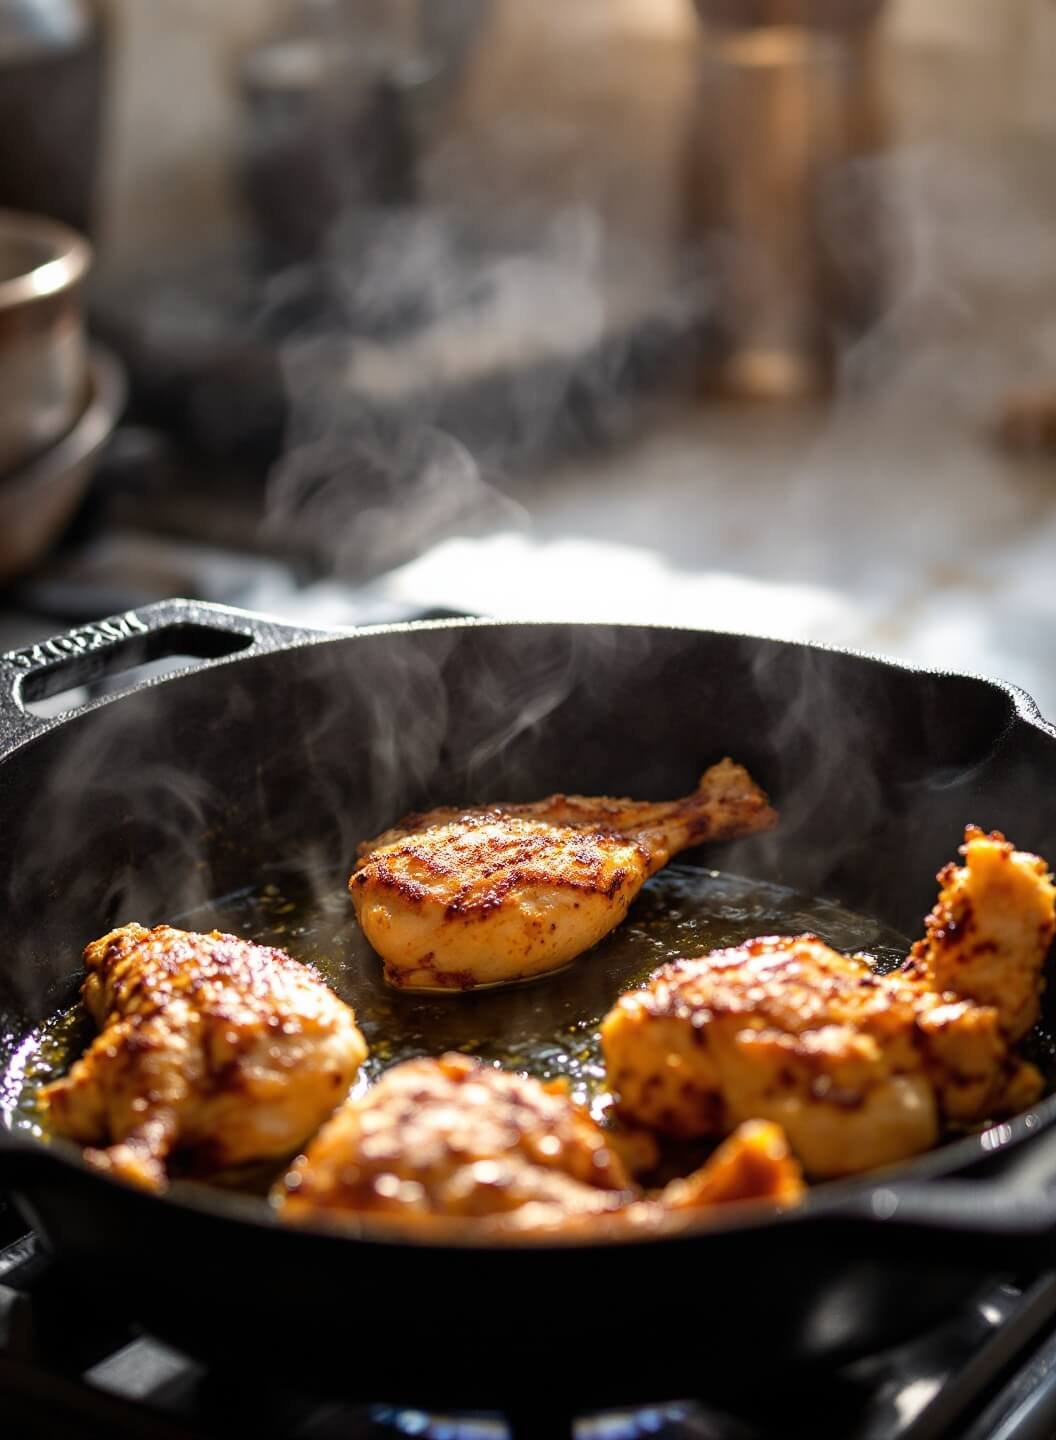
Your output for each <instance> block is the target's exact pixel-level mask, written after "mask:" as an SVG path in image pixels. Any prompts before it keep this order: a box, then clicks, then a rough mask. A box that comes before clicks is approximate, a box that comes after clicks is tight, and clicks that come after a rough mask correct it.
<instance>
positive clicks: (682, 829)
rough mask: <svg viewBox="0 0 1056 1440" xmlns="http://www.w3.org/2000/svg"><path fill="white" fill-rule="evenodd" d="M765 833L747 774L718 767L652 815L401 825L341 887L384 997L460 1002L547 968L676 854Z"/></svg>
mask: <svg viewBox="0 0 1056 1440" xmlns="http://www.w3.org/2000/svg"><path fill="white" fill-rule="evenodd" d="M776 820H777V816H776V814H775V812H774V811H773V810H772V809H771V808H770V806H769V804H768V802H767V798H766V796H765V794H764V793H763V792H762V790H760V789H759V787H758V786H757V785H756V784H755V782H754V781H753V780H752V779H751V777H750V776H749V774H748V772H747V771H746V770H745V769H743V767H742V766H740V765H735V764H734V763H733V762H732V761H731V760H723V761H721V762H720V763H719V764H717V765H713V766H712V767H711V769H710V770H708V771H706V772H705V774H704V775H703V776H702V778H701V781H700V785H699V786H698V788H697V789H696V790H695V791H694V792H693V793H692V794H691V795H688V796H686V797H685V798H684V799H681V800H675V801H669V802H666V803H660V804H651V803H646V802H638V801H634V800H614V799H609V798H607V797H599V798H592V797H586V796H580V795H552V796H550V797H549V799H546V800H539V801H536V802H534V803H532V804H524V805H492V806H488V807H486V808H479V809H472V810H452V809H441V810H431V811H429V812H428V813H427V814H423V815H411V816H409V817H408V818H407V819H406V820H404V821H402V822H401V823H400V824H399V825H397V826H395V827H394V828H393V829H391V830H387V831H385V833H384V834H382V835H379V836H378V837H377V838H376V839H374V840H370V841H367V842H366V843H365V844H363V845H361V846H360V847H359V852H360V859H359V861H358V863H357V865H356V868H355V870H354V871H353V874H352V876H351V879H350V880H349V882H348V886H349V890H350V891H351V894H352V900H353V903H354V905H355V908H356V913H357V915H358V917H359V923H360V925H361V926H362V928H363V933H364V934H365V935H366V937H367V939H368V940H369V941H370V943H371V945H373V947H374V949H375V950H377V951H378V953H379V954H380V955H381V957H382V959H383V960H384V962H385V977H386V979H387V980H388V981H389V982H390V983H391V984H393V985H398V986H402V987H405V988H408V989H417V990H437V989H449V990H470V989H473V988H475V987H479V986H484V985H497V984H502V983H505V982H508V981H512V980H521V979H525V978H527V977H529V976H533V975H541V974H543V973H545V972H546V971H550V970H556V969H559V968H560V967H561V966H563V965H565V964H567V963H568V961H570V960H572V959H573V958H574V957H575V956H577V955H579V954H581V953H582V952H583V951H584V950H588V949H589V948H590V947H591V946H592V945H594V944H596V943H597V941H599V940H600V939H601V938H602V937H603V936H604V935H607V934H608V933H609V931H610V930H612V929H614V928H615V926H617V925H618V924H619V923H620V921H621V920H622V919H623V918H624V916H625V915H626V914H627V910H628V908H629V906H630V904H631V901H632V900H633V899H634V897H635V896H636V895H637V894H638V891H639V890H640V889H641V887H642V885H643V884H644V883H645V881H646V880H648V878H649V877H650V875H655V874H656V872H657V871H658V870H660V869H661V868H662V867H663V866H664V865H666V864H667V862H668V861H669V860H670V859H671V858H672V856H673V855H675V854H677V853H678V852H679V851H680V850H684V849H686V848H687V847H688V846H690V845H698V844H700V843H701V842H702V841H705V840H731V839H734V838H735V837H737V836H741V835H751V834H754V833H755V832H757V831H760V830H767V829H769V828H770V827H771V826H773V825H774V824H775V823H776Z"/></svg>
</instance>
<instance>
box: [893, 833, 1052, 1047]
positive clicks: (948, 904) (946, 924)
mask: <svg viewBox="0 0 1056 1440" xmlns="http://www.w3.org/2000/svg"><path fill="white" fill-rule="evenodd" d="M964 841H965V843H964V844H963V845H962V846H961V854H962V855H963V856H964V857H965V861H966V863H965V864H964V865H963V866H958V865H956V864H954V863H953V862H951V863H950V864H949V865H946V866H944V867H943V869H942V870H940V871H939V875H938V881H939V886H940V890H939V898H938V900H937V901H936V902H935V907H934V909H933V910H932V911H931V914H930V915H929V916H928V917H927V919H926V920H925V922H924V938H923V939H921V940H918V941H917V943H916V944H915V945H914V946H913V948H912V950H911V951H910V953H909V958H908V959H907V960H906V962H905V964H904V965H903V967H902V971H903V973H904V974H905V975H907V976H910V977H912V978H915V979H919V980H921V981H923V983H924V984H926V985H928V986H929V987H930V988H931V989H933V990H940V991H943V990H949V991H952V992H953V993H955V994H957V995H960V996H963V997H965V998H967V999H971V1000H976V1001H978V1002H979V1003H980V1004H983V1005H992V1006H994V1007H995V1009H996V1010H997V1012H998V1015H999V1016H1000V1020H1001V1027H1002V1029H1003V1030H1004V1032H1005V1034H1006V1035H1007V1036H1008V1038H1009V1040H1011V1041H1013V1042H1014V1041H1016V1040H1021V1039H1022V1038H1023V1036H1024V1035H1025V1034H1026V1033H1027V1031H1028V1030H1029V1029H1030V1027H1031V1026H1032V1025H1033V1024H1034V1023H1035V1022H1036V1021H1037V1018H1038V1012H1039V1007H1040V1003H1041V995H1042V991H1043V990H1044V980H1043V978H1042V975H1041V967H1042V964H1043V963H1044V960H1045V957H1046V955H1047V953H1048V950H1049V947H1050V945H1051V944H1052V939H1053V934H1054V933H1056V886H1054V885H1053V882H1052V876H1051V875H1050V874H1049V868H1048V865H1047V864H1046V863H1045V861H1044V860H1042V859H1040V858H1039V857H1038V856H1037V855H1031V854H1028V853H1027V852H1025V851H1022V850H1017V849H1016V848H1015V846H1014V845H1011V844H1009V842H1008V841H1007V840H1006V839H1005V837H1004V836H1003V835H1002V834H1001V832H1000V831H999V830H994V831H991V832H990V834H987V833H986V832H985V831H983V830H981V829H979V827H978V826H976V825H969V826H968V827H967V828H966V830H965V832H964Z"/></svg>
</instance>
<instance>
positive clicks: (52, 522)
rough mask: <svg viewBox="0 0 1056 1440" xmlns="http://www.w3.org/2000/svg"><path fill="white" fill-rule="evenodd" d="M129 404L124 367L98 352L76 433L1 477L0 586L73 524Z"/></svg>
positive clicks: (29, 565)
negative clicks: (104, 447) (126, 398)
mask: <svg viewBox="0 0 1056 1440" xmlns="http://www.w3.org/2000/svg"><path fill="white" fill-rule="evenodd" d="M124 403H125V374H124V371H123V369H122V368H121V365H120V364H119V362H118V361H117V360H116V358H115V357H114V356H113V355H111V354H110V353H109V352H108V351H106V350H103V349H102V348H100V347H94V348H93V350H92V353H91V355H90V357H89V364H88V380H87V398H86V403H85V406H84V409H83V410H82V412H81V414H80V416H79V418H78V420H77V422H76V424H75V425H74V426H73V429H72V430H70V431H69V432H68V433H67V434H65V435H64V436H63V437H62V439H61V440H59V441H58V442H57V443H56V444H55V445H53V446H51V447H50V448H49V449H48V450H46V451H45V452H44V454H43V455H38V456H37V457H36V459H34V460H31V461H30V462H29V464H27V465H23V466H22V467H21V468H20V469H19V470H16V471H15V472H14V473H13V474H11V475H3V476H0V584H6V583H7V582H8V581H9V580H13V579H14V578H15V577H16V576H17V575H21V574H24V573H25V572H26V571H27V570H30V569H32V567H33V565H34V564H35V563H36V562H37V561H38V560H39V559H40V557H41V556H42V555H43V554H44V553H45V552H46V551H47V550H48V548H49V547H50V546H51V545H52V544H53V543H54V541H55V540H56V538H57V537H58V536H59V535H60V534H61V533H62V531H63V530H64V529H65V527H66V526H67V525H68V524H69V521H70V519H71V518H72V516H73V515H74V513H75V511H76V509H77V506H78V504H79V502H80V500H81V497H82V495H83V494H84V491H85V488H86V487H87V485H88V482H89V481H90V480H91V478H92V473H93V471H94V469H95V467H96V464H97V463H98V460H99V456H100V453H101V451H102V449H103V446H104V445H105V444H106V442H107V441H108V440H109V438H110V436H111V434H112V433H113V429H114V426H115V424H116V423H117V419H118V416H119V415H120V413H121V410H122V408H123V406H124Z"/></svg>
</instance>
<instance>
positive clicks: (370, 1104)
mask: <svg viewBox="0 0 1056 1440" xmlns="http://www.w3.org/2000/svg"><path fill="white" fill-rule="evenodd" d="M802 1188H803V1187H802V1181H801V1178H800V1175H799V1170H798V1167H797V1166H796V1164H795V1161H794V1160H792V1159H791V1157H790V1156H789V1153H788V1147H787V1144H786V1143H785V1141H784V1137H783V1136H782V1135H781V1132H780V1130H779V1129H778V1127H777V1126H776V1125H762V1124H760V1125H755V1126H752V1125H746V1126H743V1127H742V1128H741V1130H740V1131H738V1133H737V1134H736V1135H733V1136H731V1137H730V1139H729V1140H727V1141H726V1143H725V1144H724V1145H723V1146H721V1147H720V1149H719V1150H718V1152H717V1153H716V1155H715V1156H713V1157H712V1159H711V1160H709V1161H708V1162H707V1164H706V1165H705V1166H704V1167H703V1168H702V1169H701V1170H700V1171H698V1172H697V1173H696V1174H695V1175H692V1176H690V1177H689V1178H688V1179H686V1180H679V1181H675V1182H673V1183H672V1184H671V1185H669V1186H668V1187H667V1189H666V1190H664V1191H662V1192H661V1194H660V1195H659V1196H658V1197H657V1199H656V1200H653V1201H641V1200H640V1199H639V1196H640V1193H641V1192H640V1191H639V1190H638V1188H637V1186H636V1185H635V1184H634V1182H633V1181H632V1179H631V1176H630V1174H629V1172H628V1171H627V1169H626V1168H625V1166H624V1164H623V1162H622V1161H621V1160H620V1158H619V1156H618V1154H617V1153H616V1149H615V1147H614V1146H613V1145H612V1143H611V1141H610V1137H608V1136H607V1135H606V1134H605V1132H604V1131H603V1130H601V1129H600V1128H599V1127H598V1126H597V1125H596V1124H595V1122H594V1121H593V1120H592V1119H591V1117H590V1116H589V1115H588V1114H587V1112H586V1111H585V1110H582V1109H581V1108H580V1107H579V1106H577V1105H575V1104H573V1103H572V1102H571V1101H570V1100H569V1098H568V1097H567V1095H566V1094H565V1093H564V1091H563V1090H562V1089H561V1088H560V1087H547V1086H544V1085H541V1084H540V1083H539V1081H537V1080H531V1079H526V1078H525V1077H524V1076H522V1075H513V1074H509V1073H508V1072H506V1071H503V1070H497V1069H495V1068H494V1067H492V1066H489V1065H483V1064H481V1063H480V1062H479V1061H475V1060H470V1059H468V1058H467V1057H466V1056H465V1055H457V1054H450V1055H444V1056H442V1057H441V1058H440V1059H439V1060H408V1061H405V1062H404V1063H403V1064H402V1065H397V1066H395V1067H394V1068H393V1069H392V1070H390V1071H389V1072H388V1073H387V1074H386V1075H384V1076H383V1077H382V1078H381V1079H380V1080H379V1081H378V1083H377V1084H376V1085H375V1086H374V1088H373V1089H372V1090H370V1091H368V1093H367V1094H366V1095H364V1096H362V1097H360V1098H356V1099H351V1100H348V1101H347V1102H346V1103H345V1104H344V1106H342V1108H341V1109H340V1110H339V1111H338V1112H337V1114H336V1115H335V1116H334V1117H333V1118H332V1119H331V1120H330V1121H329V1123H328V1124H327V1125H325V1126H324V1127H323V1129H322V1131H321V1132H320V1133H319V1135H318V1136H317V1137H316V1139H315V1140H313V1141H312V1143H311V1145H309V1147H308V1150H307V1153H306V1154H304V1155H301V1156H299V1157H298V1159H297V1160H296V1161H295V1163H294V1165H293V1167H292V1168H291V1169H290V1171H289V1172H288V1174H287V1175H286V1177H285V1179H284V1180H283V1181H282V1182H281V1183H280V1184H279V1185H278V1186H277V1187H276V1191H275V1196H274V1199H275V1203H276V1205H277V1206H278V1208H279V1212H280V1214H281V1215H282V1217H283V1219H285V1220H293V1221H297V1220H310V1219H313V1218H330V1219H338V1220H339V1219H340V1218H341V1217H342V1216H345V1217H346V1218H347V1217H355V1216H362V1215H378V1216H385V1217H387V1218H389V1219H396V1220H400V1221H403V1222H404V1223H407V1224H410V1225H414V1226H416V1227H419V1228H427V1227H429V1226H430V1225H434V1226H435V1224H436V1223H437V1222H438V1221H439V1222H443V1221H446V1220H450V1219H453V1218H465V1217H473V1218H475V1219H476V1220H478V1221H479V1222H480V1224H481V1225H482V1226H483V1227H485V1228H487V1229H490V1230H499V1231H507V1232H509V1231H514V1230H515V1231H520V1232H525V1231H531V1230H553V1229H555V1228H556V1229H562V1228H569V1227H580V1226H582V1225H586V1224H590V1223H595V1222H596V1221H597V1219H598V1218H599V1217H612V1216H615V1215H618V1216H622V1217H624V1218H627V1219H629V1220H633V1221H635V1223H637V1224H642V1223H648V1222H649V1220H650V1219H653V1218H655V1214H656V1212H657V1209H658V1207H659V1208H661V1209H680V1210H685V1209H690V1208H694V1207H698V1206H707V1205H718V1204H724V1203H730V1202H732V1201H737V1200H761V1199H769V1200H771V1201H776V1202H777V1203H781V1204H788V1203H792V1202H793V1201H795V1200H796V1199H798V1197H799V1195H800V1194H801V1192H802Z"/></svg>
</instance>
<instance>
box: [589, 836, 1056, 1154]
mask: <svg viewBox="0 0 1056 1440" xmlns="http://www.w3.org/2000/svg"><path fill="white" fill-rule="evenodd" d="M964 854H965V857H966V861H967V864H966V865H965V866H964V867H963V868H958V867H956V866H948V867H946V868H945V869H944V870H943V871H942V872H941V874H940V876H939V879H940V884H941V886H942V891H941V894H940V897H939V901H938V903H937V905H936V907H935V909H934V911H933V912H932V914H931V916H930V917H929V919H928V922H927V927H926V928H927V935H926V938H925V939H924V940H923V941H921V942H920V943H919V944H918V945H917V946H916V947H914V951H913V954H912V956H911V958H910V959H909V960H908V961H907V962H906V964H905V965H904V966H903V967H902V969H901V970H900V971H897V972H895V973H893V974H889V975H879V974H877V973H875V972H874V971H873V969H872V967H871V966H870V965H869V963H868V962H867V961H866V960H864V959H862V958H861V957H858V956H846V955H840V954H838V953H837V952H836V951H834V950H831V949H830V948H829V947H828V946H827V945H825V944H823V943H822V942H821V941H820V940H818V939H817V937H816V936H811V935H800V936H794V937H790V936H766V937H761V938H759V939H756V940H751V941H749V942H747V943H746V944H744V945H741V946H737V947H736V948H734V949H731V950H724V951H717V952H714V953H713V954H711V955H706V956H700V957H698V958H695V959H690V960H681V961H677V962H675V963H674V964H671V965H666V966H663V967H662V968H661V969H660V970H658V971H657V972H656V974H655V975H654V976H653V977H652V979H651V980H650V982H649V984H648V985H647V986H646V987H645V988H644V989H642V990H639V991H632V992H630V993H628V994H626V995H623V996H621V997H620V999H619V1000H618V1001H617V1004H616V1005H615V1007H614V1008H613V1009H612V1010H611V1011H610V1013H609V1015H608V1016H607V1017H606V1019H605V1021H604V1023H603V1025H602V1048H603V1052H604V1055H605V1060H606V1065H607V1067H608V1072H609V1079H610V1083H611V1084H612V1086H613V1088H614V1090H615V1091H616V1092H617V1094H618V1097H619V1106H620V1110H621V1113H622V1114H625V1115H626V1116H627V1117H628V1118H629V1119H631V1120H633V1121H634V1122H636V1123H638V1124H646V1125H651V1126H653V1127H655V1128H657V1129H659V1130H661V1131H665V1132H668V1133H671V1134H675V1135H682V1136H698V1135H709V1134H722V1133H724V1132H726V1131H728V1130H729V1129H731V1128H732V1127H733V1126H734V1125H736V1124H737V1123H738V1122H740V1121H743V1120H746V1119H749V1118H752V1117H762V1118H766V1119H771V1120H774V1121H776V1122H778V1123H780V1124H781V1125H782V1126H783V1127H784V1129H785V1130H786V1131H787V1133H788V1136H789V1139H790V1141H791V1143H792V1146H793V1148H794V1150H795V1152H796V1154H797V1156H798V1157H799V1158H800V1160H801V1161H802V1162H803V1164H804V1165H805V1167H806V1168H807V1170H808V1171H809V1172H811V1173H813V1174H815V1175H818V1176H828V1175H840V1174H850V1173H854V1172H856V1171H859V1170H863V1169H868V1168H870V1167H871V1166H874V1165H880V1164H884V1163H888V1162H891V1161H895V1160H899V1159H903V1158H905V1157H907V1156H909V1155H913V1154H917V1153H919V1152H920V1151H922V1150H924V1149H927V1148H928V1147H929V1146H930V1145H932V1144H934V1142H935V1141H936V1140H937V1138H938V1135H939V1131H940V1128H941V1125H942V1123H943V1122H946V1123H955V1124H972V1123H978V1122H980V1121H983V1120H986V1119H988V1118H991V1117H997V1116H1000V1115H1003V1114H1008V1113H1013V1112H1015V1111H1016V1110H1019V1109H1022V1108H1024V1107H1025V1106H1027V1105H1029V1104H1032V1103H1033V1102H1034V1101H1035V1100H1036V1099H1037V1098H1038V1096H1039V1095H1040V1093H1041V1087H1042V1081H1041V1076H1040V1075H1039V1073H1038V1071H1037V1070H1036V1069H1035V1068H1034V1066H1032V1065H1029V1064H1028V1063H1027V1062H1025V1061H1024V1060H1022V1059H1021V1058H1020V1057H1019V1056H1018V1055H1017V1054H1016V1053H1015V1050H1014V1048H1013V1046H1014V1043H1015V1040H1016V1038H1018V1036H1020V1035H1021V1034H1022V1033H1023V1029H1022V1027H1023V1024H1024V1021H1025V1019H1027V1018H1028V1017H1031V1016H1033V1015H1036V1013H1037V998H1038V995H1039V993H1040V988H1041V983H1042V982H1041V974H1042V967H1043V964H1044V961H1045V957H1046V952H1047V950H1048V946H1049V942H1050V940H1051V937H1052V933H1053V926H1054V922H1056V889H1054V887H1053V885H1052V883H1051V879H1050V877H1049V875H1048V872H1047V869H1046V866H1045V865H1044V862H1042V861H1040V860H1038V858H1037V857H1036V856H1031V855H1025V854H1021V853H1020V852H1016V851H1013V850H1012V847H1011V846H1009V845H1008V844H1007V842H1006V841H1005V840H1004V839H1003V837H1001V836H999V835H996V834H995V835H989V836H988V835H984V834H983V832H982V831H980V830H977V829H976V828H974V827H969V829H968V830H967V832H966V837H965V847H964ZM940 987H941V988H940ZM990 1000H992V1002H993V1003H984V1002H988V1001H990Z"/></svg>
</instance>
